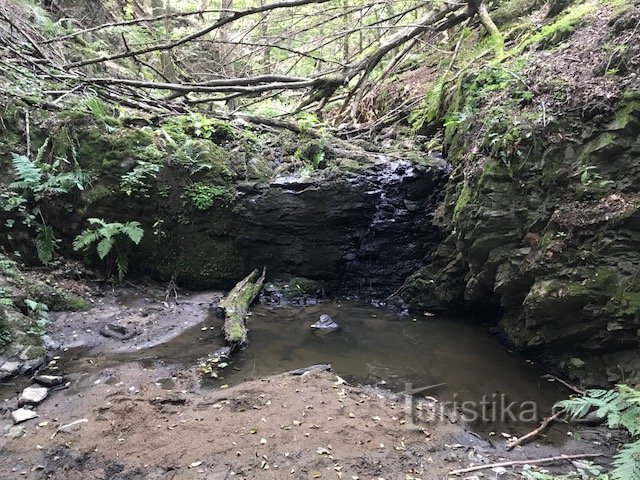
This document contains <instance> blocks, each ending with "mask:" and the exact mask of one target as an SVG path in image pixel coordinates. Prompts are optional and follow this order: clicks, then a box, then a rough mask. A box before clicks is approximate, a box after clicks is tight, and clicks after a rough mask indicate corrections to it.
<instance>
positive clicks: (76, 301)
mask: <svg viewBox="0 0 640 480" xmlns="http://www.w3.org/2000/svg"><path fill="white" fill-rule="evenodd" d="M25 290H26V292H27V294H28V296H29V297H30V298H33V299H34V300H36V301H38V302H40V303H44V304H45V305H47V307H49V310H52V311H68V310H70V311H83V310H88V309H89V303H88V302H87V301H86V300H85V299H84V298H82V297H79V296H78V295H75V294H72V293H69V292H67V291H65V290H62V289H60V288H57V287H52V286H50V285H47V284H46V283H44V282H41V281H37V280H34V281H28V283H27V285H26V287H25Z"/></svg>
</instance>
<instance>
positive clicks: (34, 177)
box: [0, 140, 90, 265]
mask: <svg viewBox="0 0 640 480" xmlns="http://www.w3.org/2000/svg"><path fill="white" fill-rule="evenodd" d="M48 143H49V140H46V141H45V142H44V143H43V145H42V146H41V147H40V149H39V150H38V154H37V155H36V159H35V160H31V159H29V158H28V157H26V156H24V155H17V154H13V158H12V164H13V169H14V172H15V177H16V180H15V181H14V182H13V183H11V184H10V185H9V190H8V191H3V192H0V207H1V208H2V209H3V210H4V211H5V212H10V213H13V214H14V215H16V217H17V220H20V221H21V223H22V225H24V226H26V227H28V228H31V227H34V226H35V228H36V235H35V246H36V251H37V253H38V258H39V259H40V261H41V262H42V263H44V264H45V265H46V264H49V263H50V262H51V261H52V260H53V256H54V254H55V251H56V249H57V242H58V241H57V240H56V237H55V234H54V231H53V229H52V228H51V226H50V225H47V222H46V220H45V217H44V215H43V212H42V209H41V207H40V205H41V203H42V202H43V201H44V200H48V199H50V198H52V197H55V196H56V195H60V194H65V193H68V192H70V191H71V190H73V189H78V190H84V186H85V184H86V183H89V182H90V179H89V178H87V176H86V175H85V174H84V173H83V172H82V170H81V169H80V168H79V167H78V166H77V164H74V165H73V166H72V167H71V168H70V169H69V167H66V166H65V162H66V163H68V162H67V161H66V160H65V159H63V158H55V159H53V162H52V163H45V162H42V161H41V159H42V157H43V152H44V150H45V149H46V148H47V145H48ZM15 222H16V219H15V218H9V219H7V220H6V222H5V226H6V227H8V228H11V227H13V226H14V224H15Z"/></svg>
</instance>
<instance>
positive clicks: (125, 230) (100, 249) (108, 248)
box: [73, 218, 144, 281]
mask: <svg viewBox="0 0 640 480" xmlns="http://www.w3.org/2000/svg"><path fill="white" fill-rule="evenodd" d="M88 221H89V223H90V224H91V225H92V227H90V228H87V229H86V230H84V231H83V232H82V233H81V234H80V235H78V236H77V237H76V238H75V240H74V241H73V249H74V250H76V251H79V250H88V249H89V247H90V246H91V245H93V244H96V253H97V254H98V257H100V260H102V261H103V262H104V264H105V278H110V277H111V276H112V274H113V271H114V267H115V268H116V269H117V271H118V279H119V280H120V281H122V279H123V278H124V276H125V274H126V273H127V270H128V267H129V248H130V247H131V243H134V244H135V245H138V244H139V243H140V240H142V236H143V235H144V230H143V229H142V227H141V226H140V223H139V222H127V223H119V222H113V223H106V222H105V221H104V220H102V219H100V218H90V219H89V220H88Z"/></svg>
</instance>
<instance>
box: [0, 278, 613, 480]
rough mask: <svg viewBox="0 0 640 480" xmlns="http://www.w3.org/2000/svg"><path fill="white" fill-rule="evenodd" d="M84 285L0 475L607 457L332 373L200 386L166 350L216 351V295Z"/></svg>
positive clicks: (7, 406) (187, 475)
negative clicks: (48, 382) (514, 435)
mask: <svg viewBox="0 0 640 480" xmlns="http://www.w3.org/2000/svg"><path fill="white" fill-rule="evenodd" d="M95 293H98V294H99V295H100V296H99V295H95V296H94V297H93V305H94V306H93V308H92V309H91V310H90V311H88V312H83V313H77V312H76V313H61V314H56V315H54V316H52V320H51V323H50V326H49V337H50V343H51V344H52V345H53V346H56V347H57V348H58V349H59V351H60V355H61V357H62V358H61V359H58V360H57V364H58V365H60V367H61V369H63V370H64V371H63V372H61V373H64V375H65V376H66V378H67V379H68V380H69V383H68V388H66V389H64V390H61V391H55V392H54V391H52V392H50V394H49V397H48V398H47V399H46V400H45V401H44V402H42V403H41V404H40V405H38V406H37V407H35V410H36V412H37V413H38V415H39V417H38V418H36V419H33V420H31V421H28V422H26V423H23V424H21V426H22V427H23V429H21V430H20V432H19V433H18V434H17V435H14V436H15V437H16V438H12V436H11V435H5V436H4V437H0V452H1V454H0V471H1V472H3V473H2V478H3V479H14V478H15V479H18V478H20V479H25V478H26V479H40V478H50V479H109V480H124V479H127V480H131V479H193V478H203V479H226V478H264V479H282V478H293V479H307V478H330V479H333V478H338V479H340V478H344V479H349V480H352V479H362V480H364V479H380V478H383V479H387V480H389V479H404V480H407V479H440V478H448V472H450V471H451V470H454V469H457V468H464V467H467V466H469V465H471V464H482V463H491V462H496V461H502V460H504V459H506V460H523V459H534V458H541V457H549V456H556V455H560V454H567V455H570V454H582V453H603V454H605V455H606V456H605V457H603V460H604V461H607V460H608V459H607V456H609V455H610V454H611V450H610V449H609V447H607V446H606V445H605V444H606V443H607V441H606V438H605V436H606V435H609V436H610V433H608V432H604V431H603V430H600V429H593V428H592V429H591V430H587V431H584V432H581V435H580V436H578V435H574V436H573V437H570V438H569V439H568V440H567V441H565V442H564V443H563V445H562V446H561V447H558V446H557V445H553V444H550V443H543V442H538V441H534V442H532V443H531V444H529V445H526V446H524V447H522V448H516V449H515V450H513V451H511V452H508V451H506V449H505V439H504V438H502V437H501V436H500V435H499V434H498V435H496V436H494V437H491V438H489V437H482V436H480V435H477V434H475V433H472V432H471V431H470V429H469V428H468V427H467V426H465V425H464V424H462V423H452V422H451V421H449V420H447V419H445V420H444V421H439V422H429V423H424V422H423V423H419V424H416V423H413V422H412V420H411V416H410V415H409V414H408V412H407V411H406V410H405V398H404V396H403V395H401V394H397V393H394V392H390V391H387V390H382V389H377V388H373V387H367V386H351V385H348V384H344V383H342V382H341V381H340V379H339V377H337V376H336V375H335V374H333V373H329V372H325V373H318V372H311V373H308V374H305V375H303V376H292V375H288V374H281V375H275V376H270V377H267V378H262V379H256V380H251V381H247V382H244V383H240V384H238V385H235V386H230V387H226V388H224V387H225V386H222V387H221V386H219V385H218V386H217V387H216V388H210V387H207V386H206V385H203V384H202V382H201V378H200V375H199V373H198V372H197V369H196V368H195V365H193V364H190V365H189V364H185V362H181V360H180V352H179V351H177V350H180V351H182V353H183V354H184V355H185V356H186V355H193V353H194V352H192V351H190V350H191V349H193V348H196V349H197V348H202V347H201V346H200V347H198V346H197V345H196V343H197V341H198V340H197V338H196V335H197V333H194V332H201V333H202V334H203V335H204V334H205V333H207V332H209V335H213V337H210V338H209V339H208V340H207V339H204V337H202V338H200V340H204V341H202V343H212V344H213V346H212V347H208V348H210V349H211V350H214V349H215V343H216V340H215V339H216V338H217V336H219V334H218V333H215V334H212V333H211V332H212V331H215V330H217V329H219V324H215V320H214V317H213V316H211V314H210V311H211V309H210V305H211V303H212V302H214V303H215V301H217V299H218V298H219V294H217V293H200V294H194V295H190V296H189V297H184V296H181V302H180V303H179V305H173V304H171V305H169V304H166V305H165V304H163V299H164V292H163V290H162V289H160V288H157V287H142V288H135V289H133V288H129V289H119V290H116V291H112V290H111V289H102V291H98V290H94V294H95ZM203 322H204V323H203ZM107 323H112V324H118V325H121V326H124V327H125V328H126V329H127V330H129V331H135V332H136V335H135V336H134V337H132V338H131V339H129V340H122V339H117V338H113V337H105V336H103V335H102V334H100V333H98V332H99V331H100V330H101V329H103V328H104V326H105V324H107ZM202 325H204V326H202ZM202 329H207V330H202ZM190 332H191V333H190ZM176 337H179V338H182V339H183V342H182V343H180V342H178V343H177V344H175V343H174V344H173V348H174V350H176V351H174V352H172V353H171V355H174V356H176V357H177V359H176V360H175V361H173V362H172V361H167V360H166V359H165V360H158V358H159V357H163V356H164V357H166V354H167V351H166V350H162V349H163V348H166V347H164V346H166V345H167V344H168V340H169V339H174V340H175V338H176ZM188 342H192V343H193V346H192V347H190V346H189V344H188ZM176 345H178V346H177V347H176ZM248 348H251V347H250V346H249V347H248ZM65 349H69V350H68V352H75V353H74V354H73V355H68V353H67V354H65V353H64V350H65ZM203 351H204V350H203ZM141 352H142V353H141ZM65 355H66V356H65ZM114 355H115V356H114ZM56 358H57V357H54V364H53V368H54V370H55V364H56V361H55V359H56ZM185 358H186V357H185ZM114 359H117V360H114ZM183 359H184V358H183ZM301 366H303V365H301ZM23 386H24V385H20V382H17V383H16V384H14V385H13V387H9V390H7V387H4V388H5V391H4V392H3V393H4V396H5V397H7V400H5V402H4V404H3V405H2V406H1V410H3V411H4V412H5V417H6V418H8V417H9V413H10V411H12V410H13V409H15V408H16V399H15V398H10V397H11V395H7V392H8V391H9V392H10V390H11V388H13V389H14V392H19V391H20V389H21V388H22V387H23ZM4 423H10V420H9V421H5V422H4ZM14 431H15V430H14ZM556 466H558V465H556ZM567 466H571V465H570V464H569V463H568V462H565V464H564V467H565V468H566V467H567ZM560 467H562V466H560ZM515 471H516V470H514V472H515ZM475 475H478V474H475ZM480 475H483V477H484V478H497V477H498V475H500V478H514V477H515V475H516V474H515V473H512V472H511V470H509V471H506V470H504V469H498V470H491V469H489V470H486V471H484V472H480ZM512 475H513V477H511V476H512ZM455 478H464V477H455ZM467 478H469V477H467ZM470 478H477V477H470Z"/></svg>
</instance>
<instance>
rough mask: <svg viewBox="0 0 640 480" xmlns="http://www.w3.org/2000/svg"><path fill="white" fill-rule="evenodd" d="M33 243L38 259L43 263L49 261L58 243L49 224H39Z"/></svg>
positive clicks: (46, 263)
mask: <svg viewBox="0 0 640 480" xmlns="http://www.w3.org/2000/svg"><path fill="white" fill-rule="evenodd" d="M35 243H36V251H37V252H38V258H39V259H40V261H41V262H42V263H44V264H45V265H48V264H49V263H51V260H53V255H54V253H55V251H56V249H57V247H58V245H57V239H56V237H55V235H54V233H53V229H52V228H51V227H50V226H49V225H40V226H39V227H38V235H37V236H36V240H35Z"/></svg>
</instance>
